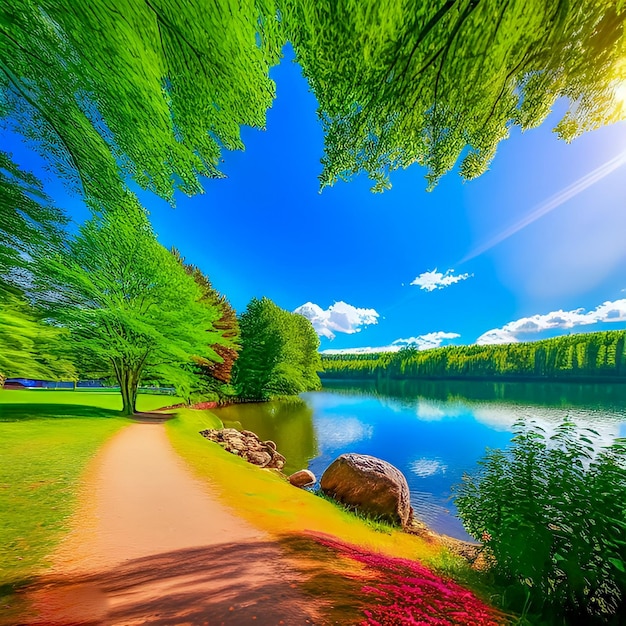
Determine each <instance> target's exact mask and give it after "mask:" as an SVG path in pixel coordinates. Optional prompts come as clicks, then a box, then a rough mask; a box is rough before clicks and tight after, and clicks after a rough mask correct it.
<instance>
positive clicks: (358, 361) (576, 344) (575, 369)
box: [322, 330, 626, 380]
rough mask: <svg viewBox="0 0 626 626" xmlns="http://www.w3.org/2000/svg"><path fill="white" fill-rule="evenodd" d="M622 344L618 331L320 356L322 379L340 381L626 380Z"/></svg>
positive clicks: (623, 335) (622, 333) (625, 351)
mask: <svg viewBox="0 0 626 626" xmlns="http://www.w3.org/2000/svg"><path fill="white" fill-rule="evenodd" d="M625 340H626V331H623V330H621V331H606V332H598V333H581V334H577V335H568V336H564V337H555V338H552V339H544V340H541V341H533V342H527V343H510V344H501V345H486V346H478V345H473V346H447V347H445V348H435V349H432V350H421V351H420V350H417V349H413V348H408V349H405V350H401V351H400V352H395V353H389V352H388V353H379V354H357V355H351V354H341V355H322V364H323V366H324V371H323V376H324V377H326V378H333V379H342V380H343V379H358V378H372V377H373V378H378V379H393V378H474V379H481V378H486V379H493V378H497V379H511V380H524V379H527V380H551V379H572V380H576V379H579V380H580V379H594V380H596V379H597V380H601V379H618V380H619V379H624V380H626V341H625Z"/></svg>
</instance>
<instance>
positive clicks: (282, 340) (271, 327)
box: [235, 298, 321, 400]
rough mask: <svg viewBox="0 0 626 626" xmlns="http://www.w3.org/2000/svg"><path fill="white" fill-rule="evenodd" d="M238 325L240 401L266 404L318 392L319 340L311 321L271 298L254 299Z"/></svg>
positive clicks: (236, 383) (237, 365) (236, 368)
mask: <svg viewBox="0 0 626 626" xmlns="http://www.w3.org/2000/svg"><path fill="white" fill-rule="evenodd" d="M239 325H240V328H241V353H240V355H239V359H238V360H237V362H236V364H235V372H236V373H235V385H236V387H237V391H238V393H239V395H240V396H241V397H243V398H245V399H250V400H267V399H270V398H272V397H276V396H285V395H293V394H297V393H300V392H302V391H309V390H312V389H318V388H319V386H320V380H319V376H318V375H317V371H319V370H320V369H321V363H320V360H319V358H320V357H319V354H318V352H317V349H318V347H319V338H318V337H317V334H316V333H315V330H314V329H313V326H312V325H311V322H309V320H307V319H306V318H305V317H303V316H302V315H298V314H297V313H290V312H289V311H285V310H284V309H281V308H280V307H278V306H276V304H274V303H273V302H272V301H271V300H270V299H269V298H262V299H260V300H258V299H257V298H253V299H252V300H251V301H250V303H249V304H248V307H247V308H246V310H245V312H244V313H243V314H242V315H241V317H240V319H239Z"/></svg>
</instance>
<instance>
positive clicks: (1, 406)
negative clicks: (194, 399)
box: [0, 389, 182, 421]
mask: <svg viewBox="0 0 626 626" xmlns="http://www.w3.org/2000/svg"><path fill="white" fill-rule="evenodd" d="M179 402H182V399H181V398H179V397H177V396H166V395H150V394H139V395H138V396H137V410H138V411H153V410H154V409H158V408H160V407H163V406H169V405H172V404H178V403H179ZM16 404H20V405H22V404H29V405H32V407H33V409H29V410H28V413H29V414H30V415H33V416H34V417H38V415H37V411H36V410H35V409H34V406H35V405H48V406H51V405H55V406H59V405H66V406H68V405H82V406H88V407H91V408H98V409H108V410H110V411H121V410H122V396H121V394H120V393H119V391H85V390H77V391H74V390H72V389H0V421H4V420H5V414H7V412H8V411H10V409H9V408H7V405H16Z"/></svg>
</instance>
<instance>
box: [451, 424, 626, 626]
mask: <svg viewBox="0 0 626 626" xmlns="http://www.w3.org/2000/svg"><path fill="white" fill-rule="evenodd" d="M594 437H597V433H595V432H594V431H590V430H588V429H587V430H586V431H583V432H582V433H581V432H578V431H577V429H576V427H575V425H574V424H573V423H571V422H568V421H565V422H564V423H562V424H561V425H560V426H559V427H558V428H557V430H556V432H555V434H554V435H552V436H550V437H548V436H547V435H546V434H545V433H544V432H543V430H541V429H540V428H539V427H537V426H534V425H533V426H531V427H526V426H524V425H523V424H517V425H516V435H515V437H514V438H513V442H512V447H511V448H510V449H509V450H506V451H502V450H490V451H488V452H487V454H486V456H485V458H484V459H483V460H482V461H481V462H480V469H479V471H478V472H477V473H476V474H475V475H474V476H470V477H465V480H464V483H463V484H462V485H460V486H458V487H457V490H456V491H457V495H456V498H455V504H456V506H457V509H458V510H459V514H460V516H461V518H462V519H463V523H464V525H465V528H466V529H467V531H468V532H469V533H470V534H471V535H472V536H473V537H475V538H476V539H480V540H482V541H483V543H484V544H485V549H486V552H487V554H488V555H490V556H491V557H492V558H493V561H494V570H495V572H496V573H497V574H498V575H499V577H500V579H501V580H502V581H503V582H504V584H505V585H507V586H508V594H507V595H508V596H509V597H511V598H519V602H520V605H521V603H522V602H525V603H526V605H527V606H528V604H529V603H530V607H531V610H533V611H534V612H535V613H541V614H542V615H543V616H544V617H546V616H549V615H551V616H552V617H558V619H559V621H560V622H561V623H562V618H563V617H568V618H569V619H573V620H574V621H576V620H578V621H579V622H582V623H585V624H590V623H593V621H594V620H595V621H597V623H608V621H609V620H611V619H615V620H619V619H620V618H619V617H617V616H618V615H620V614H621V615H622V616H623V615H624V614H625V613H626V566H625V561H626V440H617V441H616V442H615V443H614V444H613V445H612V446H611V447H608V448H602V449H600V450H599V451H598V450H597V449H598V447H599V446H598V445H597V444H596V443H594V440H593V438H594ZM517 608H518V609H519V608H521V606H518V607H517ZM615 623H624V622H619V621H616V622H615Z"/></svg>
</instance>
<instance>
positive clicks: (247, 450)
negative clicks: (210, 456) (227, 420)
mask: <svg viewBox="0 0 626 626" xmlns="http://www.w3.org/2000/svg"><path fill="white" fill-rule="evenodd" d="M200 434H201V435H202V436H203V437H205V438H206V439H208V440H209V441H214V442H215V443H218V444H219V445H220V446H222V448H224V450H227V451H228V452H231V453H232V454H236V455H237V456H240V457H241V458H242V459H245V460H246V461H248V462H249V463H252V464H253V465H258V466H259V467H267V468H272V469H278V470H282V469H283V467H285V457H284V456H283V455H282V454H279V453H278V452H277V451H276V444H275V443H274V442H273V441H261V440H260V439H259V438H258V437H257V436H256V435H255V434H254V433H253V432H252V431H250V430H242V431H238V430H237V429H236V428H220V429H208V430H203V431H201V432H200Z"/></svg>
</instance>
